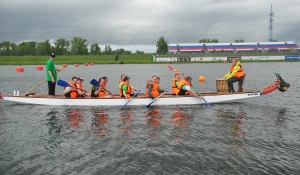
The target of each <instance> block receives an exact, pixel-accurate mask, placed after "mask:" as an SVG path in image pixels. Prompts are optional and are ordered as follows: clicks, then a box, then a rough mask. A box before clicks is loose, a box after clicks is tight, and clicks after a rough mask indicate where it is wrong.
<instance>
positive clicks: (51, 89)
mask: <svg viewBox="0 0 300 175" xmlns="http://www.w3.org/2000/svg"><path fill="white" fill-rule="evenodd" d="M55 85H56V82H54V83H52V81H48V95H55Z"/></svg>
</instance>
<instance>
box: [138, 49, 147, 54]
mask: <svg viewBox="0 0 300 175" xmlns="http://www.w3.org/2000/svg"><path fill="white" fill-rule="evenodd" d="M136 54H145V52H144V51H139V50H136Z"/></svg>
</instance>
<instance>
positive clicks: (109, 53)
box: [104, 45, 112, 55]
mask: <svg viewBox="0 0 300 175" xmlns="http://www.w3.org/2000/svg"><path fill="white" fill-rule="evenodd" d="M104 54H105V55H111V54H112V49H111V47H110V45H105V48H104Z"/></svg>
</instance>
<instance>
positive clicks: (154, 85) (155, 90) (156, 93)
mask: <svg viewBox="0 0 300 175" xmlns="http://www.w3.org/2000/svg"><path fill="white" fill-rule="evenodd" d="M149 84H152V85H153V88H152V91H151V94H152V96H153V97H158V96H159V93H158V84H157V83H153V82H152V81H148V82H147V84H146V97H150V96H149V94H148V85H149Z"/></svg>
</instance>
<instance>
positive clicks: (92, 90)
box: [91, 86, 99, 97]
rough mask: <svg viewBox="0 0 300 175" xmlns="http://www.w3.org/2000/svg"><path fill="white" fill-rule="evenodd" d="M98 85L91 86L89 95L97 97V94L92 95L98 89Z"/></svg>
mask: <svg viewBox="0 0 300 175" xmlns="http://www.w3.org/2000/svg"><path fill="white" fill-rule="evenodd" d="M98 88H99V87H98V86H92V87H91V97H98V96H97V95H93V94H95V92H96V91H98Z"/></svg>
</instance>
